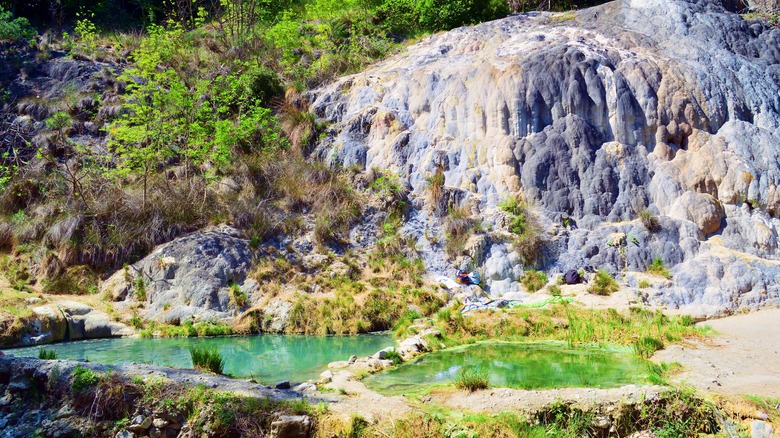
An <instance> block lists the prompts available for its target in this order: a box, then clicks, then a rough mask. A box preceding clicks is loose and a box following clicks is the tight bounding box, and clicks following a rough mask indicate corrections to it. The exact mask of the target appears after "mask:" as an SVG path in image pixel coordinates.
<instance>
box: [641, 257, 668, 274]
mask: <svg viewBox="0 0 780 438" xmlns="http://www.w3.org/2000/svg"><path fill="white" fill-rule="evenodd" d="M645 272H647V273H648V274H654V275H658V276H660V277H664V278H672V274H670V273H669V270H668V269H666V266H664V261H663V260H661V258H660V257H656V258H654V259H653V261H652V262H651V263H650V265H648V266H647V269H646V270H645Z"/></svg>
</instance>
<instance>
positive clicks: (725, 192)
mask: <svg viewBox="0 0 780 438" xmlns="http://www.w3.org/2000/svg"><path fill="white" fill-rule="evenodd" d="M779 84H780V30H779V29H776V28H773V27H771V26H769V25H766V24H763V23H760V22H749V21H745V20H743V18H742V17H741V16H739V15H737V14H735V13H732V12H730V11H729V10H727V9H726V8H724V6H723V5H722V4H721V3H720V2H718V1H715V0H711V1H707V0H699V1H693V0H691V1H684V0H673V1H666V0H618V1H615V2H612V3H608V4H605V5H602V6H599V7H595V8H591V9H587V10H582V11H578V12H576V13H565V14H525V15H518V16H512V17H509V18H506V19H503V20H497V21H494V22H489V23H485V24H481V25H478V26H474V27H465V28H460V29H455V30H453V31H451V32H447V33H441V34H437V35H434V36H431V37H428V38H425V39H424V40H422V41H420V42H419V43H418V44H416V45H414V46H411V47H409V48H408V49H406V50H405V51H403V52H402V53H400V54H398V55H396V56H394V57H392V58H390V59H388V60H387V61H384V62H382V63H379V64H377V65H376V66H374V67H373V68H370V69H368V70H366V71H364V72H362V73H359V74H356V75H352V76H349V77H345V78H342V79H340V80H338V81H336V82H335V83H333V84H330V85H328V86H327V87H324V88H322V89H319V90H317V91H315V93H314V94H313V95H312V100H313V105H312V108H313V111H314V112H315V113H316V114H317V116H318V117H319V118H320V119H322V120H324V121H326V122H329V123H330V134H331V135H330V136H329V137H327V138H325V139H324V140H323V141H321V142H320V144H319V145H318V147H317V149H316V151H315V155H316V156H318V157H319V158H321V159H323V160H325V161H326V162H328V163H330V164H338V165H344V166H350V165H358V166H360V167H365V168H371V167H378V168H383V169H391V170H393V171H395V172H397V173H398V174H400V175H401V176H402V177H404V178H406V179H408V181H409V182H410V184H411V186H412V188H413V195H415V194H417V195H422V194H423V193H424V191H425V185H426V183H425V178H426V177H427V176H429V175H430V174H431V172H432V171H433V170H434V169H435V168H436V167H437V166H438V167H443V169H444V171H445V185H446V186H447V187H448V188H451V189H454V190H456V192H457V193H458V196H457V197H456V199H462V200H463V201H462V202H470V203H471V204H472V205H474V209H475V212H477V213H478V214H480V215H481V216H483V217H484V218H488V219H486V220H487V221H488V223H491V220H490V219H489V218H490V217H491V211H492V210H493V209H494V208H495V206H496V204H497V202H498V201H500V200H501V199H502V198H504V197H505V196H507V195H508V194H510V193H515V192H522V193H524V194H525V196H526V197H527V198H528V199H529V200H530V201H531V203H532V204H533V205H535V207H536V212H537V213H538V214H539V215H540V216H541V218H542V221H543V222H544V223H545V226H546V229H547V230H548V232H549V233H550V238H551V242H550V244H549V245H548V252H549V256H548V257H547V258H546V261H545V266H544V267H545V268H547V269H552V270H565V269H568V268H571V267H582V266H586V265H593V266H595V267H598V268H606V269H607V270H611V271H613V272H616V271H617V270H618V269H619V268H618V266H619V264H620V255H619V254H618V251H617V250H616V249H615V248H610V247H608V246H607V245H606V242H607V241H608V240H609V239H610V235H611V234H612V233H617V232H620V233H630V234H633V235H634V236H635V237H636V238H637V241H638V243H639V244H638V245H630V246H629V248H628V251H627V264H628V270H629V271H631V270H634V271H636V270H644V269H645V267H646V266H647V264H648V263H649V262H650V261H651V260H652V259H653V258H654V257H661V258H662V259H663V260H664V262H665V263H666V265H667V266H673V267H674V268H673V269H672V273H673V274H674V279H673V280H672V281H671V282H667V283H662V284H660V285H658V287H656V288H655V289H654V290H653V291H652V292H651V293H650V297H649V298H650V299H651V300H660V301H663V302H666V303H669V304H673V305H679V306H686V305H693V306H696V308H695V310H700V311H702V312H704V313H715V312H720V311H724V310H728V309H735V308H737V307H742V306H747V307H755V306H759V305H763V304H767V303H780V287H778V285H777V281H775V280H776V278H780V263H778V262H777V260H780V253H779V252H778V244H779V241H778V229H780V221H779V220H778V215H780V209H779V208H778V203H780V191H778V189H777V186H778V181H780V161H778V156H779V155H780V154H779V152H780V85H779ZM645 209H647V210H649V211H651V212H653V213H654V214H656V215H658V216H659V217H660V224H661V229H660V230H659V231H656V232H651V231H649V230H647V229H646V228H645V227H644V226H643V225H642V224H641V222H640V221H639V220H637V217H638V214H639V213H640V212H641V211H643V210H645ZM562 215H568V216H569V217H571V218H572V219H573V223H575V224H576V225H577V226H576V227H564V226H563V224H562V221H561V217H562ZM413 218H414V220H413V221H412V222H411V223H410V226H409V229H410V232H412V233H416V234H417V235H418V237H419V240H420V243H419V244H420V247H421V248H423V249H424V250H425V251H426V252H427V258H428V260H429V266H430V267H431V269H433V270H440V271H441V270H445V269H447V264H445V263H440V262H439V261H438V260H440V259H441V252H440V251H437V250H436V245H435V244H433V243H432V242H430V241H428V240H427V239H428V237H427V233H423V232H422V230H423V229H424V228H426V227H429V228H430V229H436V221H430V222H426V221H427V219H428V218H427V216H426V214H425V213H419V214H413ZM421 224H422V225H421ZM567 225H568V224H567ZM478 252H479V253H480V254H473V255H475V256H476V257H475V259H476V260H475V261H476V262H477V265H479V266H482V267H483V268H484V270H485V274H486V276H487V277H488V278H487V280H488V281H487V282H488V285H489V286H491V289H492V290H491V292H492V293H493V294H502V293H505V292H508V291H512V290H514V289H516V288H517V284H516V283H515V282H514V280H515V277H516V275H517V274H518V273H519V272H521V267H520V266H519V264H518V262H517V258H516V257H513V256H512V254H511V249H510V247H509V246H508V245H506V244H505V243H502V242H500V241H498V240H497V239H490V241H489V243H488V247H487V248H484V247H483V248H482V250H481V251H478Z"/></svg>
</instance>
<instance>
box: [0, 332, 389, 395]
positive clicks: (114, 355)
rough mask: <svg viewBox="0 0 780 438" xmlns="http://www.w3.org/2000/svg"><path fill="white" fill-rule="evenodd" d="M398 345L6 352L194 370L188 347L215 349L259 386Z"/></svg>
mask: <svg viewBox="0 0 780 438" xmlns="http://www.w3.org/2000/svg"><path fill="white" fill-rule="evenodd" d="M392 345H395V341H394V340H393V337H392V335H389V334H368V335H358V336H290V335H262V336H231V337H217V338H183V339H180V338H173V339H172V338H166V339H136V338H114V339H100V340H93V341H78V342H66V343H62V344H53V345H44V346H37V347H26V348H16V349H9V350H4V352H5V353H6V354H13V355H16V356H30V357H38V351H39V350H40V349H41V348H45V349H47V350H54V351H55V352H56V353H57V359H88V360H89V361H90V362H96V363H102V364H106V365H117V364H121V363H129V362H134V363H148V364H154V365H162V366H170V367H178V368H192V360H191V359H190V351H189V348H190V347H191V346H197V347H200V348H216V349H217V350H218V351H219V352H220V353H221V354H222V357H223V358H225V372H226V373H229V374H232V375H234V376H236V377H253V378H255V379H257V381H259V382H264V383H273V382H276V381H279V380H290V381H295V382H300V381H305V380H308V379H316V378H318V377H319V375H320V373H321V372H322V371H323V370H325V368H326V367H327V365H328V363H329V362H333V361H337V360H347V359H348V358H349V357H350V356H351V355H353V354H354V355H357V356H368V355H371V354H374V353H376V352H377V351H378V350H381V349H383V348H385V347H389V346H392Z"/></svg>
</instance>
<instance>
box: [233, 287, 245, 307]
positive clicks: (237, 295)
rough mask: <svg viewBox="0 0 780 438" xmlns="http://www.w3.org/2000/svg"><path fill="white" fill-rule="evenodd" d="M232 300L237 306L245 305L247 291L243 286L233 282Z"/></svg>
mask: <svg viewBox="0 0 780 438" xmlns="http://www.w3.org/2000/svg"><path fill="white" fill-rule="evenodd" d="M230 300H231V301H233V302H234V303H235V304H236V306H237V307H243V306H244V304H246V292H244V291H243V290H241V286H239V285H237V284H235V283H232V284H231V285H230Z"/></svg>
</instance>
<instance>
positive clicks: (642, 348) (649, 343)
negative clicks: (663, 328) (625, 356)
mask: <svg viewBox="0 0 780 438" xmlns="http://www.w3.org/2000/svg"><path fill="white" fill-rule="evenodd" d="M663 348H664V343H663V341H661V340H660V339H657V338H654V337H652V336H643V337H641V338H639V339H637V340H635V341H634V352H635V353H636V354H638V355H640V356H642V357H644V358H648V357H650V356H652V355H653V353H655V352H656V351H658V350H661V349H663Z"/></svg>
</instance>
